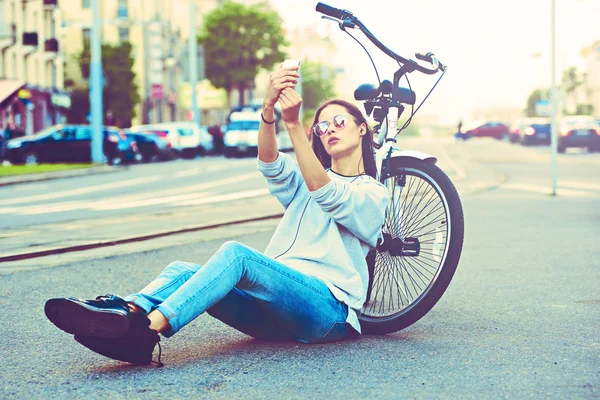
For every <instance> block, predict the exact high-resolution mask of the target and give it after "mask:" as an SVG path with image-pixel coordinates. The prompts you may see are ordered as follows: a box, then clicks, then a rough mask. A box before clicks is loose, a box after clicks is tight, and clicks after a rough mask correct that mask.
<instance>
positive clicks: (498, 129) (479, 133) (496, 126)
mask: <svg viewBox="0 0 600 400" xmlns="http://www.w3.org/2000/svg"><path fill="white" fill-rule="evenodd" d="M465 135H467V137H493V138H495V139H498V140H500V139H506V138H509V137H510V128H509V127H508V126H507V125H505V124H503V123H501V122H486V123H479V124H474V125H472V126H471V127H470V128H469V129H467V130H466V131H465Z"/></svg>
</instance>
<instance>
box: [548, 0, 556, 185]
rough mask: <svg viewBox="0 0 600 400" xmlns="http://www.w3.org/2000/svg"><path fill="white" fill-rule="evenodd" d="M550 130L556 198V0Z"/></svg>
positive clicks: (553, 12)
mask: <svg viewBox="0 0 600 400" xmlns="http://www.w3.org/2000/svg"><path fill="white" fill-rule="evenodd" d="M551 14H552V17H551V19H552V26H551V30H552V94H551V98H552V129H551V136H550V137H551V139H550V144H551V146H550V147H551V148H552V156H551V161H550V163H551V170H552V172H551V174H552V196H556V180H557V174H558V171H557V170H558V167H557V165H556V162H557V160H556V159H557V150H558V118H557V111H558V104H557V102H558V99H557V97H558V96H557V93H556V0H552V11H551Z"/></svg>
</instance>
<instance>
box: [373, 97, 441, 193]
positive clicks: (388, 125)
mask: <svg viewBox="0 0 600 400" xmlns="http://www.w3.org/2000/svg"><path fill="white" fill-rule="evenodd" d="M398 111H399V107H394V106H390V108H389V110H388V114H387V117H386V119H385V120H384V121H383V123H382V124H381V127H380V129H379V133H378V134H377V136H376V137H374V138H373V141H374V142H375V143H376V144H377V145H379V146H381V147H380V148H379V149H378V150H377V151H376V152H375V165H376V166H377V180H378V181H380V182H382V183H384V181H385V184H386V186H387V188H388V190H390V193H392V191H393V189H394V188H393V187H392V185H394V183H393V182H392V181H391V180H389V179H387V177H388V176H389V171H388V168H389V162H390V160H391V159H392V158H412V159H417V160H420V161H424V162H430V163H433V164H435V163H437V158H436V157H434V156H432V155H431V154H427V153H424V152H420V151H407V150H400V149H399V148H397V147H396V146H395V144H396V134H397V126H398ZM384 162H385V164H384Z"/></svg>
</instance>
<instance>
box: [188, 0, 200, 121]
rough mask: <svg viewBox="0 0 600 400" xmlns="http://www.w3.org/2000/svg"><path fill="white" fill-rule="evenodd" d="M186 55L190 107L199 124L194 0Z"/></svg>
mask: <svg viewBox="0 0 600 400" xmlns="http://www.w3.org/2000/svg"><path fill="white" fill-rule="evenodd" d="M188 56H189V63H190V86H191V89H192V104H191V109H192V113H193V115H194V123H195V124H196V125H200V110H198V103H197V93H196V91H197V88H196V86H197V84H198V42H197V40H196V0H190V41H189V42H188Z"/></svg>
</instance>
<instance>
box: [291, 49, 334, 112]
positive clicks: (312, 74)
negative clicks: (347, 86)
mask: <svg viewBox="0 0 600 400" xmlns="http://www.w3.org/2000/svg"><path fill="white" fill-rule="evenodd" d="M300 74H301V76H302V102H303V105H304V107H305V108H306V109H316V108H317V107H319V106H320V105H321V103H322V102H323V101H324V100H326V99H328V98H331V97H333V96H335V72H334V70H333V69H332V68H330V67H328V66H326V65H323V64H321V63H316V62H312V61H310V60H304V61H303V62H302V64H301V67H300Z"/></svg>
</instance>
